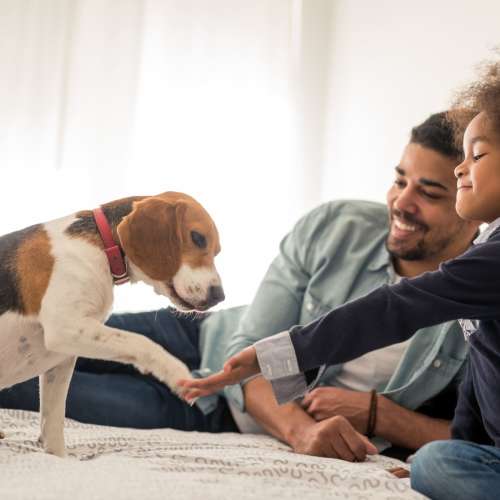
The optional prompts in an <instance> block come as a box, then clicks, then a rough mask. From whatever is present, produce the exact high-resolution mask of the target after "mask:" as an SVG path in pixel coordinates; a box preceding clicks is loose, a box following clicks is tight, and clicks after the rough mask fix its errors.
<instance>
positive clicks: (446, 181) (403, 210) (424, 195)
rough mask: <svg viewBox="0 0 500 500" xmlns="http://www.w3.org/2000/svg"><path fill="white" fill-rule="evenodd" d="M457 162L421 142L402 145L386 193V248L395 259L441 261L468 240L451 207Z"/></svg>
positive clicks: (465, 225)
mask: <svg viewBox="0 0 500 500" xmlns="http://www.w3.org/2000/svg"><path fill="white" fill-rule="evenodd" d="M456 163H457V162H456V161H455V160H453V159H451V158H448V157H446V156H444V155H442V154H440V153H438V152H436V151H434V150H432V149H429V148H426V147H424V146H421V145H420V144H414V143H410V144H408V145H407V146H406V148H405V150H404V153H403V157H402V158H401V161H400V163H399V165H398V166H397V167H396V172H395V175H396V179H395V181H394V184H393V185H392V187H391V188H390V189H389V192H388V193H387V206H388V208H389V223H390V231H389V236H388V237H387V249H388V250H389V253H390V254H391V255H392V256H393V257H394V258H396V259H402V260H421V261H424V260H429V261H436V260H444V259H447V258H451V257H452V256H454V254H453V249H454V248H457V249H458V248H463V247H464V245H465V244H466V243H468V241H470V238H471V236H472V234H473V233H471V226H470V224H468V223H466V222H465V221H463V220H462V219H460V218H459V216H458V215H457V213H456V211H455V196H456V192H457V190H456V179H455V177H454V175H453V170H454V167H455V166H456ZM466 239H467V240H466Z"/></svg>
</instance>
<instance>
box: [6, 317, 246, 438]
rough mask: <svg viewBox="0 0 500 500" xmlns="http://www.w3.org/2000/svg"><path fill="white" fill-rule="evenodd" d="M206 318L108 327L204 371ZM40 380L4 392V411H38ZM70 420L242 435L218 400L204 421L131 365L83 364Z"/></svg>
mask: <svg viewBox="0 0 500 500" xmlns="http://www.w3.org/2000/svg"><path fill="white" fill-rule="evenodd" d="M201 320H202V317H199V316H198V317H194V316H187V315H179V313H178V312H176V311H174V310H173V309H171V308H169V309H161V310H159V311H152V312H146V313H131V314H115V315H112V316H111V317H110V318H109V320H108V322H107V324H108V325H109V326H112V327H115V328H121V329H123V330H128V331H133V332H137V333H140V334H143V335H145V336H147V337H149V338H150V339H151V340H153V341H155V342H157V343H158V344H160V345H161V346H162V347H164V348H165V349H166V350H168V351H169V352H170V353H171V354H173V355H174V356H176V357H178V358H179V359H181V360H182V361H184V362H185V363H186V364H187V365H188V366H189V367H190V368H191V369H195V368H198V367H199V365H200V353H199V348H198V337H199V324H200V322H201ZM38 407H39V391H38V379H32V380H28V381H26V382H23V383H21V384H17V385H15V386H14V387H11V388H9V389H5V390H3V391H0V408H17V409H22V410H31V411H37V410H38ZM66 416H68V417H70V418H73V419H75V420H79V421H80V422H87V423H95V424H101V425H113V426H118V427H137V428H161V427H169V428H173V429H181V430H198V431H206V432H223V431H228V432H229V431H231V432H237V428H236V425H235V424H234V421H233V419H232V417H231V416H230V412H229V409H228V407H227V403H226V402H225V400H224V399H223V398H219V404H218V406H217V408H216V409H215V411H214V412H212V413H210V414H209V415H204V414H203V413H202V412H201V411H200V410H199V409H198V407H197V406H189V405H188V404H186V403H185V402H183V401H181V400H180V399H179V398H178V397H177V396H176V395H174V394H172V393H171V392H170V390H169V389H168V387H167V386H165V385H164V384H162V383H161V382H159V381H157V380H156V379H154V378H153V377H150V376H145V375H142V374H140V373H139V372H138V371H137V370H136V369H135V368H134V367H133V366H132V365H126V364H122V363H116V362H112V361H103V360H94V359H86V358H79V360H78V362H77V366H76V370H75V372H74V374H73V377H72V379H71V384H70V388H69V393H68V399H67V403H66Z"/></svg>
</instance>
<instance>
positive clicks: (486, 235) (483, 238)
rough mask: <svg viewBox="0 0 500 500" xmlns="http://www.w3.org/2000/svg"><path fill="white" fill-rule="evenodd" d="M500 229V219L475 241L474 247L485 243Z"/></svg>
mask: <svg viewBox="0 0 500 500" xmlns="http://www.w3.org/2000/svg"><path fill="white" fill-rule="evenodd" d="M498 227H500V217H498V219H495V220H494V221H493V222H492V223H490V224H489V225H488V227H487V228H486V229H485V230H484V231H483V232H482V233H481V234H480V235H479V236H478V237H477V238H476V239H475V240H474V245H478V244H479V243H484V242H485V241H486V240H487V239H488V238H489V237H490V236H491V235H492V233H493V231H495V229H497V228H498Z"/></svg>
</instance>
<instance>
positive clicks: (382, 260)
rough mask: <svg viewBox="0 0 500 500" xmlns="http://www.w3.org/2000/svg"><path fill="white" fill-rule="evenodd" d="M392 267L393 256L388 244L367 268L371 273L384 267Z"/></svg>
mask: <svg viewBox="0 0 500 500" xmlns="http://www.w3.org/2000/svg"><path fill="white" fill-rule="evenodd" d="M387 266H392V261H391V256H390V255H389V252H388V250H387V247H386V244H385V242H384V245H383V246H382V248H381V249H380V250H379V252H378V254H377V255H375V256H374V257H373V259H371V260H370V263H369V264H368V265H367V266H366V268H367V269H368V270H370V271H379V270H380V269H382V268H383V267H387Z"/></svg>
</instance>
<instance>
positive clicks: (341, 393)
mask: <svg viewBox="0 0 500 500" xmlns="http://www.w3.org/2000/svg"><path fill="white" fill-rule="evenodd" d="M301 405H302V408H304V410H305V411H306V412H307V413H308V414H309V415H311V417H313V418H314V420H317V421H320V420H325V419H326V418H330V417H333V416H335V415H342V416H343V417H345V418H346V419H347V420H349V422H350V423H351V425H352V426H353V427H354V428H355V429H356V430H357V431H358V432H361V433H364V432H366V426H367V423H368V410H369V407H370V393H367V392H357V391H350V390H347V389H340V388H338V387H318V388H316V389H313V390H312V391H311V392H309V393H307V394H306V396H305V397H304V399H303V400H302V403H301Z"/></svg>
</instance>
